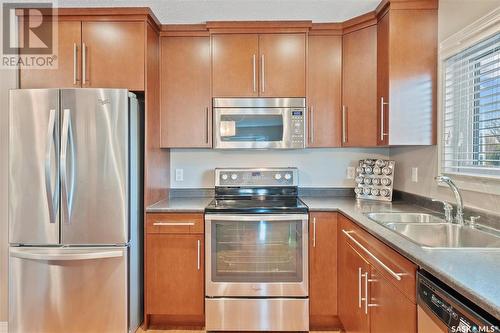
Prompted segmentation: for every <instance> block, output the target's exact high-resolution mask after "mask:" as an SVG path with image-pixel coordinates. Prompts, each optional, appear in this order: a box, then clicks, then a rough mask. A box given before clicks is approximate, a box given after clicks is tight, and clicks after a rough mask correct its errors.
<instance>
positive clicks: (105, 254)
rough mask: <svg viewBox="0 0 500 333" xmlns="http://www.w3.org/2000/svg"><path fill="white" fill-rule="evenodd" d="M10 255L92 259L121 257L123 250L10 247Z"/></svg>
mask: <svg viewBox="0 0 500 333" xmlns="http://www.w3.org/2000/svg"><path fill="white" fill-rule="evenodd" d="M10 255H11V256H13V257H16V258H20V259H29V260H45V261H51V260H52V261H54V260H60V261H67V260H92V259H105V258H119V257H123V251H116V250H115V251H110V250H102V251H86V252H79V253H48V252H41V251H31V250H25V249H23V250H18V249H11V250H10Z"/></svg>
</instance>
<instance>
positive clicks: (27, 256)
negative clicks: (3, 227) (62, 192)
mask: <svg viewBox="0 0 500 333" xmlns="http://www.w3.org/2000/svg"><path fill="white" fill-rule="evenodd" d="M9 254H10V258H9V259H10V261H9V265H10V275H9V284H10V285H9V332H11V333H14V332H32V333H36V332H40V333H42V332H51V333H58V332H61V333H63V332H64V333H66V332H73V333H80V332H81V333H87V332H107V333H113V332H120V333H124V332H127V329H128V320H127V248H125V247H120V248H22V247H11V248H10V251H9Z"/></svg>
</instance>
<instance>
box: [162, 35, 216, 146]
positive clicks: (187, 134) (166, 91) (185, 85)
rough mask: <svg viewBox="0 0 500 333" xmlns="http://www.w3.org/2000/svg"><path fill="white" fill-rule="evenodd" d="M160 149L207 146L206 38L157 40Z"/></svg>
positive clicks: (208, 71)
mask: <svg viewBox="0 0 500 333" xmlns="http://www.w3.org/2000/svg"><path fill="white" fill-rule="evenodd" d="M160 82H161V83H160V87H161V88H160V89H161V147H163V148H171V147H177V148H192V147H210V146H211V141H212V140H211V130H210V129H211V102H210V101H211V94H210V38H209V37H162V38H161V74H160Z"/></svg>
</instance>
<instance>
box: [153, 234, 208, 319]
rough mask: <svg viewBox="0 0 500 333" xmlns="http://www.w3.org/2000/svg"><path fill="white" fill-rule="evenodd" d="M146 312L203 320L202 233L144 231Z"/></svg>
mask: <svg viewBox="0 0 500 333" xmlns="http://www.w3.org/2000/svg"><path fill="white" fill-rule="evenodd" d="M146 237H147V239H146V293H147V295H146V296H147V298H146V299H147V312H148V314H152V315H168V316H172V317H170V318H172V319H174V318H175V316H178V317H182V318H184V320H187V321H192V322H194V323H196V322H203V320H204V319H203V314H204V303H205V293H204V289H203V276H204V273H203V267H204V263H203V248H204V247H203V234H199V235H196V234H191V235H172V234H147V236H146Z"/></svg>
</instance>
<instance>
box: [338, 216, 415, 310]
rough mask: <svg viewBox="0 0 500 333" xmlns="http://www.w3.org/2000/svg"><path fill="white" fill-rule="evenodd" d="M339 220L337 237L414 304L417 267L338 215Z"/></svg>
mask: <svg viewBox="0 0 500 333" xmlns="http://www.w3.org/2000/svg"><path fill="white" fill-rule="evenodd" d="M339 220H340V223H339V227H340V230H339V237H342V238H343V239H345V240H346V241H347V242H348V243H349V244H350V245H352V247H353V248H354V249H356V251H357V252H358V253H359V254H360V255H361V256H362V257H363V258H364V259H365V260H366V261H367V262H369V263H370V264H371V265H372V266H373V267H374V268H375V269H377V270H378V271H379V272H380V274H382V275H384V277H386V278H387V280H388V281H389V282H390V283H392V284H393V285H394V286H395V287H396V288H398V289H399V290H400V291H401V292H402V293H403V294H405V295H406V296H407V297H408V298H409V299H410V301H412V302H413V303H416V295H415V294H416V292H415V290H416V272H417V266H416V265H415V264H414V263H412V262H411V261H409V260H408V259H406V258H405V257H403V256H402V255H400V254H399V253H398V252H396V251H394V250H393V249H392V248H390V247H389V246H387V245H386V244H384V243H383V242H381V241H380V240H378V239H377V238H375V237H374V236H372V235H371V234H369V233H368V232H367V231H365V230H363V229H362V228H361V227H359V226H358V225H356V224H355V223H354V222H352V221H350V220H349V219H347V218H346V217H344V216H342V215H340V219H339ZM346 233H347V234H346ZM395 274H396V275H397V276H396V275H395Z"/></svg>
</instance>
